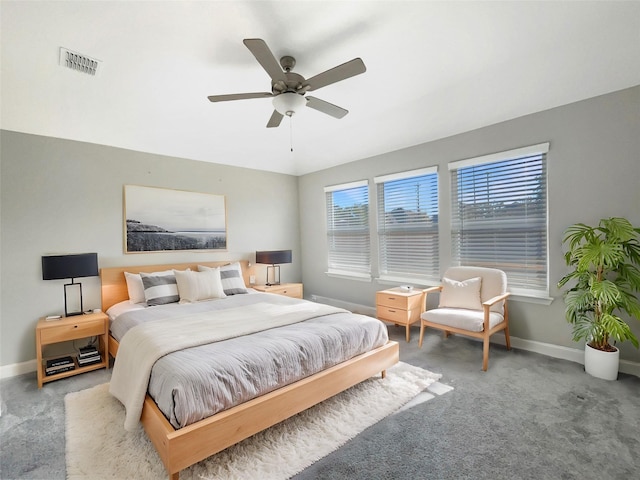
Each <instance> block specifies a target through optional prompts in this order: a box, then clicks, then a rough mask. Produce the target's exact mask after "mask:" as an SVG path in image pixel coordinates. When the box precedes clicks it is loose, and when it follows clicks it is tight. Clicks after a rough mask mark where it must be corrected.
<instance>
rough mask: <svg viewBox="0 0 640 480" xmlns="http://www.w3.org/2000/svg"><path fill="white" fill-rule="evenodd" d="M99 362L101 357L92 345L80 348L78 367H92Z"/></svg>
mask: <svg viewBox="0 0 640 480" xmlns="http://www.w3.org/2000/svg"><path fill="white" fill-rule="evenodd" d="M101 361H102V357H101V356H100V352H99V351H98V349H97V348H96V347H94V346H93V345H87V346H86V347H82V348H81V349H80V353H78V366H80V367H86V366H87V365H93V364H94V363H100V362H101Z"/></svg>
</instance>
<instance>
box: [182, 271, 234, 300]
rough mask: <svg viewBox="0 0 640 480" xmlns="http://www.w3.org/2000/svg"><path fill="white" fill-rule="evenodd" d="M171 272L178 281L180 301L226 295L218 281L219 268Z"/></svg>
mask: <svg viewBox="0 0 640 480" xmlns="http://www.w3.org/2000/svg"><path fill="white" fill-rule="evenodd" d="M173 273H174V274H175V276H176V281H177V283H178V293H179V294H180V303H190V302H197V301H199V300H209V299H212V298H224V297H226V295H225V294H224V290H223V289H222V282H221V281H220V269H219V268H213V269H211V270H206V271H202V272H192V271H190V270H187V271H184V272H181V271H179V270H174V271H173Z"/></svg>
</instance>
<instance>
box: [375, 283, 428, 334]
mask: <svg viewBox="0 0 640 480" xmlns="http://www.w3.org/2000/svg"><path fill="white" fill-rule="evenodd" d="M424 301H425V298H424V292H423V291H422V290H421V289H414V290H403V289H401V288H400V287H396V288H389V289H387V290H381V291H379V292H376V316H377V317H378V319H380V320H384V321H387V322H392V323H394V324H395V325H405V328H406V333H407V335H406V337H407V342H408V341H409V340H410V338H411V333H410V327H411V325H413V324H414V323H416V322H417V321H418V320H420V313H422V310H423V304H424Z"/></svg>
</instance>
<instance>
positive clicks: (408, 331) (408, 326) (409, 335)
mask: <svg viewBox="0 0 640 480" xmlns="http://www.w3.org/2000/svg"><path fill="white" fill-rule="evenodd" d="M410 327H411V325H409V324H408V323H407V326H406V330H407V335H406V336H407V343H409V339H410V338H411V330H410Z"/></svg>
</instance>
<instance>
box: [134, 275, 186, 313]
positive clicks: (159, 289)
mask: <svg viewBox="0 0 640 480" xmlns="http://www.w3.org/2000/svg"><path fill="white" fill-rule="evenodd" d="M140 278H142V284H143V285H144V298H145V299H146V301H147V305H149V306H153V305H166V304H167V303H177V302H178V301H180V295H179V294H178V284H177V282H176V276H175V275H174V274H173V272H171V273H169V274H167V275H157V274H156V275H150V274H148V273H144V272H140Z"/></svg>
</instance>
